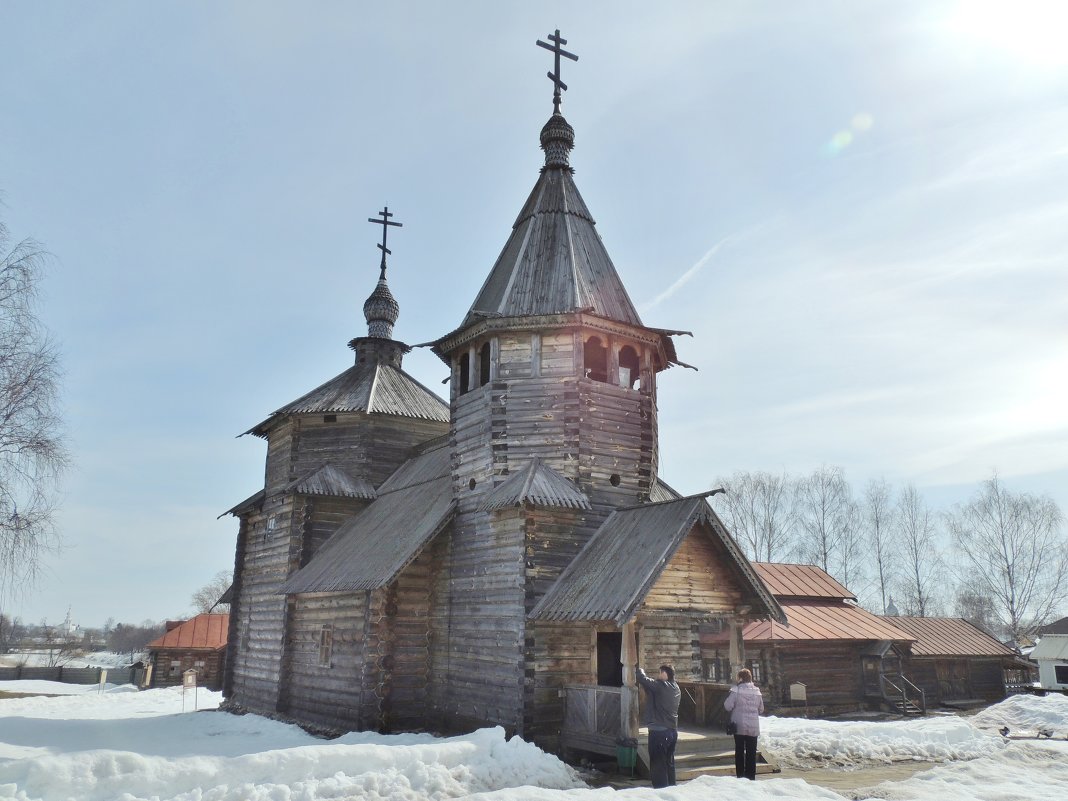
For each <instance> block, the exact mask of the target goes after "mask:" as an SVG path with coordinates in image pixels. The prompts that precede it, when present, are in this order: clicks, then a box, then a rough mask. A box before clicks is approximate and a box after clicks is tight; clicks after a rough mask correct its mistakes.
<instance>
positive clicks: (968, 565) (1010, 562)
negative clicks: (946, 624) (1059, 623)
mask: <svg viewBox="0 0 1068 801" xmlns="http://www.w3.org/2000/svg"><path fill="white" fill-rule="evenodd" d="M1062 521H1063V517H1062V515H1061V511H1060V509H1059V508H1058V507H1057V504H1056V503H1055V502H1054V501H1053V499H1052V498H1050V497H1049V496H1048V495H1041V496H1036V495H1031V494H1030V493H1026V492H1024V493H1014V492H1012V491H1010V490H1009V489H1007V488H1006V487H1005V486H1004V485H1002V483H1001V481H999V480H998V476H997V473H995V474H994V475H993V477H992V478H990V479H989V480H988V481H984V482H983V484H982V486H981V487H980V490H979V493H978V495H976V496H975V497H974V498H972V500H970V501H969V502H968V503H966V504H963V505H960V504H958V505H957V506H956V507H954V509H953V511H952V512H950V513H949V514H948V515H947V516H946V522H947V525H948V527H949V531H950V534H951V535H952V537H953V545H954V548H955V550H956V552H957V554H958V555H959V557H960V560H961V562H962V569H963V570H964V571H966V572H967V574H968V577H969V578H970V579H971V580H972V581H973V582H974V584H973V585H972V586H973V587H974V589H975V591H977V592H980V593H982V594H983V595H985V596H987V597H988V598H990V600H991V601H992V602H993V605H994V609H995V612H996V614H997V618H998V621H999V622H1000V623H1001V624H1002V625H1003V626H1004V627H1005V629H1006V630H1007V631H1008V632H1009V633H1010V634H1011V635H1012V637H1013V638H1015V639H1016V640H1019V639H1020V638H1022V637H1024V636H1027V635H1029V634H1032V633H1033V632H1034V631H1035V629H1037V628H1038V627H1040V626H1042V625H1044V624H1045V623H1046V622H1048V621H1049V619H1050V618H1051V617H1052V616H1053V614H1054V611H1055V609H1056V607H1057V605H1058V604H1060V603H1062V602H1063V600H1064V598H1063V595H1064V592H1065V591H1066V590H1068V541H1066V538H1065V536H1064V534H1063V533H1062V531H1061V524H1062Z"/></svg>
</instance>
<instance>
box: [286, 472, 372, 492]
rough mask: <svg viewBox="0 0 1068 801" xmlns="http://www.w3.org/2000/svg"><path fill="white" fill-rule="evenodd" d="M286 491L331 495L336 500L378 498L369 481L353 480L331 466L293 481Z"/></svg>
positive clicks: (362, 479)
mask: <svg viewBox="0 0 1068 801" xmlns="http://www.w3.org/2000/svg"><path fill="white" fill-rule="evenodd" d="M286 491H287V492H289V491H295V492H299V493H302V494H304V495H330V496H333V497H335V498H366V499H368V500H371V499H374V498H375V497H377V493H376V492H375V488H374V487H373V486H371V482H369V481H368V480H367V479H364V478H353V477H352V476H350V475H348V474H347V473H343V472H341V471H340V470H338V469H337V468H336V467H334V466H333V465H329V464H326V465H323V466H322V467H320V468H319V469H318V470H315V471H313V472H312V473H309V474H308V475H306V476H304V477H303V478H298V479H297V480H296V481H293V482H292V483H290V484H289V486H287V487H286Z"/></svg>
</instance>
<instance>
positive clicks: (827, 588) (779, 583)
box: [753, 562, 856, 601]
mask: <svg viewBox="0 0 1068 801" xmlns="http://www.w3.org/2000/svg"><path fill="white" fill-rule="evenodd" d="M753 567H754V568H755V569H756V572H757V574H758V575H759V576H760V578H761V579H762V580H763V582H764V584H766V585H767V588H768V589H769V590H771V591H772V593H774V595H775V597H776V598H778V599H779V600H781V601H784V600H787V599H790V598H837V599H845V598H848V599H849V600H851V601H855V600H856V596H855V595H853V593H851V592H850V591H849V590H848V589H846V588H845V587H843V586H842V585H841V584H839V583H838V582H837V581H835V580H834V579H833V578H831V577H830V575H828V574H827V572H826V571H824V570H822V569H821V568H818V567H816V566H815V565H793V564H787V563H785V562H753Z"/></svg>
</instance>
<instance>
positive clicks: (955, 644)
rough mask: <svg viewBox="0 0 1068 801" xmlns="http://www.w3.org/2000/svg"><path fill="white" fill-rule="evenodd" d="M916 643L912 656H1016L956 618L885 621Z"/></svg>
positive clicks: (901, 618) (911, 618) (900, 618)
mask: <svg viewBox="0 0 1068 801" xmlns="http://www.w3.org/2000/svg"><path fill="white" fill-rule="evenodd" d="M883 619H884V620H886V621H887V622H889V623H893V624H894V625H895V626H896V627H897V628H899V629H903V630H904V631H907V632H908V633H909V634H910V635H911V636H912V637H913V638H914V639H915V640H916V642H915V643H914V644H913V646H912V655H913V656H1015V655H1016V654H1015V652H1014V651H1013V650H1012V649H1011V648H1009V647H1008V646H1007V645H1002V644H1001V643H1000V642H998V641H997V640H996V639H994V638H993V637H991V636H990V635H989V634H987V633H986V632H985V631H983V630H982V629H979V628H977V627H975V626H973V625H972V624H971V623H969V622H968V621H967V620H964V619H963V618H959V617H885V618H883Z"/></svg>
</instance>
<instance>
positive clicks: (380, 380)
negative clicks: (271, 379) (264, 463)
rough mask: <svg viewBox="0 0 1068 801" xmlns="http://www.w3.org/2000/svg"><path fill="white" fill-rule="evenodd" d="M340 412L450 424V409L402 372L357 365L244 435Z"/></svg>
mask: <svg viewBox="0 0 1068 801" xmlns="http://www.w3.org/2000/svg"><path fill="white" fill-rule="evenodd" d="M337 412H365V413H367V414H392V415H398V416H400V417H414V418H417V419H420V420H436V421H439V422H443V423H447V422H448V421H449V405H448V404H447V403H446V402H445V401H443V400H442V399H441V398H439V397H438V396H437V395H435V394H434V393H433V392H431V391H430V390H429V389H427V388H426V387H424V386H423V385H422V384H420V383H419V382H418V381H416V380H415V379H414V378H412V377H411V376H410V375H408V374H407V373H406V372H404V371H403V370H400V369H398V368H396V367H393V366H391V365H388V364H380V363H376V364H357V365H355V366H353V367H350V368H349V369H348V370H346V371H345V372H343V373H341V375H338V376H335V377H334V378H331V379H330V380H329V381H327V382H326V383H325V384H322V385H320V386H318V387H316V388H315V389H313V390H312V391H311V392H308V393H306V394H304V395H302V396H301V397H299V398H297V399H296V400H295V401H293V402H292V403H288V404H286V405H285V406H283V407H282V408H280V409H278V410H277V411H275V412H274V413H272V414H271V416H270V417H268V418H267V419H266V420H264V421H263V422H261V423H258V424H256V425H254V426H253V427H252V428H250V429H249V430H248V431H246V432H245V433H246V434H255V435H256V436H258V437H262V436H264V435H265V434H266V433H267V429H268V428H269V427H270V425H271V424H272V423H273V422H274V421H275V420H276V419H277V418H279V417H283V416H285V415H289V414H332V413H337Z"/></svg>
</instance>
